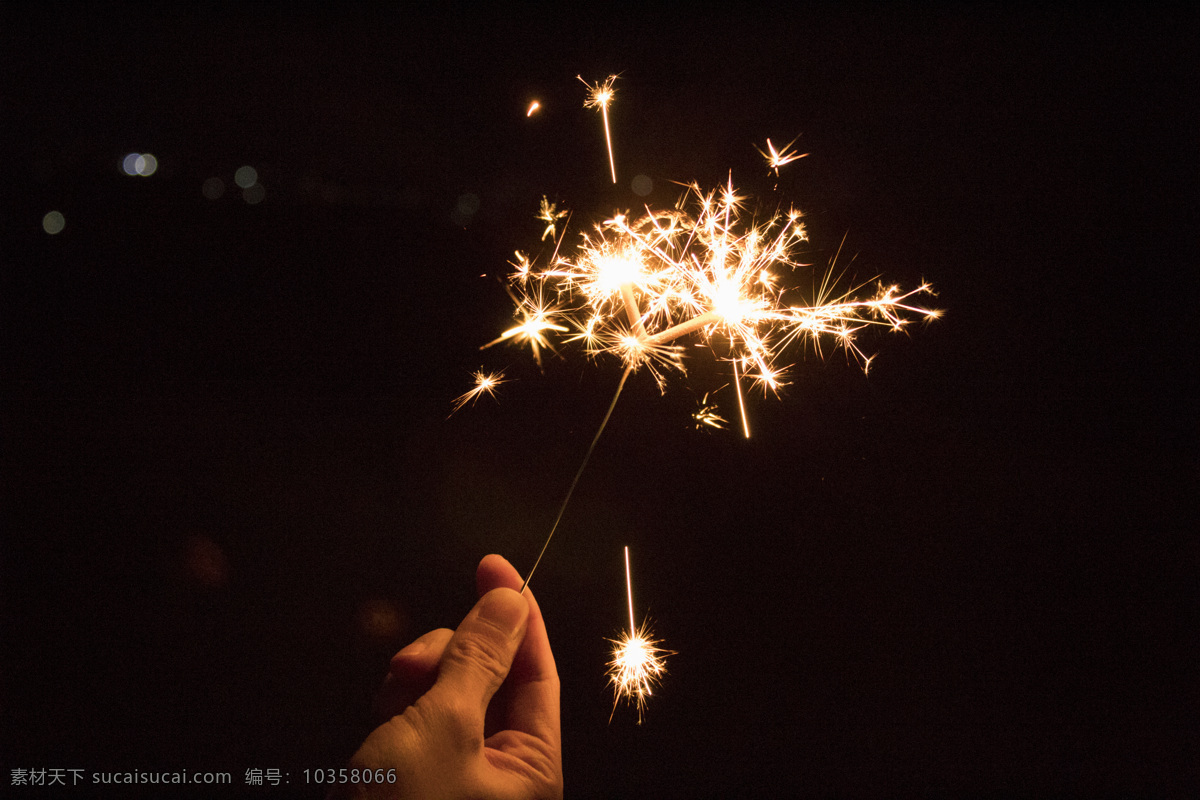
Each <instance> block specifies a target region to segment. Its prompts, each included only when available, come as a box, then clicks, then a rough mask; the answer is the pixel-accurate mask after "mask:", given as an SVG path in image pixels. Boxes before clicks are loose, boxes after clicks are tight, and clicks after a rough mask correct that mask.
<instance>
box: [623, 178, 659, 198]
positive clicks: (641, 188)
mask: <svg viewBox="0 0 1200 800" xmlns="http://www.w3.org/2000/svg"><path fill="white" fill-rule="evenodd" d="M629 188H631V189H633V193H634V194H636V195H637V196H638V197H645V196H646V195H648V194H650V192H652V191H654V181H652V180H650V176H649V175H637V176H635V177H634V179H633V180H632V181H630V182H629Z"/></svg>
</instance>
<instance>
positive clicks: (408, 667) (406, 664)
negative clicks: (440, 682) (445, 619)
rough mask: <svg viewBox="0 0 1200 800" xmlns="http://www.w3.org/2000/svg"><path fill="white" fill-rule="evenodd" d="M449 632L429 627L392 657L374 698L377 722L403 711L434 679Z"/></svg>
mask: <svg viewBox="0 0 1200 800" xmlns="http://www.w3.org/2000/svg"><path fill="white" fill-rule="evenodd" d="M453 635H454V631H452V630H450V629H449V628H438V629H437V630H432V631H430V632H429V633H427V634H425V635H424V636H422V637H421V638H419V639H417V640H416V641H414V642H413V643H412V644H410V645H408V646H407V647H405V648H404V649H403V650H401V651H400V652H398V653H396V655H394V656H392V663H391V666H390V668H389V669H388V674H387V676H386V677H385V678H384V679H383V688H381V689H380V690H379V695H378V696H377V697H376V698H375V706H374V711H375V715H376V716H377V717H378V718H379V721H380V722H383V721H386V720H388V719H391V718H392V717H394V716H396V715H397V714H403V713H404V709H406V708H408V707H409V706H411V705H412V704H413V703H415V702H416V701H417V698H418V697H420V696H421V695H423V694H425V692H427V691H429V689H430V687H432V686H433V684H434V681H436V680H437V672H438V663H439V662H440V661H441V660H442V653H443V652H445V650H446V645H447V644H448V643H449V642H450V637H451V636H453Z"/></svg>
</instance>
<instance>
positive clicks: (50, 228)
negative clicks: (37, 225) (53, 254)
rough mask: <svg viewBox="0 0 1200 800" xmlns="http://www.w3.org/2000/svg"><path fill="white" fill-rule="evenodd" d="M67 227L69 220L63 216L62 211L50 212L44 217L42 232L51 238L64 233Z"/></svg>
mask: <svg viewBox="0 0 1200 800" xmlns="http://www.w3.org/2000/svg"><path fill="white" fill-rule="evenodd" d="M66 226H67V218H66V217H64V216H63V215H62V212H61V211H50V212H47V214H46V216H44V217H42V230H44V231H45V232H46V233H48V234H50V235H51V236H53V235H54V234H56V233H62V229H63V228H65V227H66Z"/></svg>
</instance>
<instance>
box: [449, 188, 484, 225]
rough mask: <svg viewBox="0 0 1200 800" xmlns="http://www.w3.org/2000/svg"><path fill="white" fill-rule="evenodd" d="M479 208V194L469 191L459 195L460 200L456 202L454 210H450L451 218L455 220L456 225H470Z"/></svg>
mask: <svg viewBox="0 0 1200 800" xmlns="http://www.w3.org/2000/svg"><path fill="white" fill-rule="evenodd" d="M478 210H479V195H477V194H473V193H471V192H467V193H466V194H460V195H459V196H458V201H457V202H456V203H455V204H454V210H453V211H451V212H450V218H451V219H453V220H454V223H455V224H456V225H468V224H470V222H471V220H472V219H473V218H474V217H475V212H476V211H478Z"/></svg>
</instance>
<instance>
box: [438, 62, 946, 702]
mask: <svg viewBox="0 0 1200 800" xmlns="http://www.w3.org/2000/svg"><path fill="white" fill-rule="evenodd" d="M616 79H617V76H616V75H610V76H609V77H608V79H607V80H606V81H605V82H603V83H596V84H589V83H588V82H587V81H584V80H583V78H582V76H579V80H580V81H582V82H583V84H584V85H585V86H587V87H588V89H589V95H588V99H587V101H586V102H585V103H584V106H585V108H599V109H600V112H601V116H602V117H603V120H604V137H605V141H606V143H607V146H608V159H609V169H610V171H611V173H612V179H613V183H616V181H617V171H616V163H615V161H614V159H613V151H612V135H611V132H610V130H609V124H608V105H609V103H610V102H611V101H612V97H613V88H612V87H613V83H614V82H615V81H616ZM533 111H534V107H532V106H531V108H530V111H529V113H533ZM794 145H795V140H794V139H793V140H792V141H791V142H789V143H788V144H787V145H785V146H784V147H782V148H779V149H776V147H775V146H774V145H773V144H772V143H771V140H770V139H767V149H766V150H761V149H759V153H760V154H762V156H763V158H765V159H766V161H767V165H768V168H769V172H770V171H773V172H774V173H775V174H776V176H778V175H779V169H780V168H781V167H783V166H785V165H787V164H789V163H791V162H793V161H796V160H797V159H800V158H803V157H805V156H806V155H808V154H807V153H804V154H798V153H796V152H795V150H794V149H793V147H794ZM756 149H758V148H756ZM749 200H750V198H749V197H747V196H743V195H741V194H739V193H738V191H737V190H736V189H735V187H734V185H733V176H732V173H731V174H730V176H729V179H728V181H727V182H726V184H725V185H724V186H722V187H717V188H713V189H709V190H704V189H701V187H700V186H699V184H697V183H692V184H690V185H688V186H687V187H686V191H685V192H684V194H683V196H682V197H681V198H680V200H679V202H678V203H677V204H676V205H675V206H674V207H673V208H668V209H654V208H651V207H650V206H648V205H647V206H645V207H644V213H643V212H638V213H637V214H636V215H631V214H629V213H614V214H613V216H612V217H611V218H609V219H607V220H604V221H603V222H600V223H598V224H596V225H595V226H594V228H593V229H592V230H590V231H585V232H583V233H581V234H580V236H579V243H578V245H577V246H576V247H575V249H574V250H573V251H572V252H570V253H568V254H566V255H562V254H560V248H561V246H562V244H563V240H564V238H565V234H564V235H563V237H561V238H559V237H558V230H557V223H558V221H559V220H560V219H563V218H564V217H567V212H566V211H560V210H558V208H557V207H556V206H555V205H554V204H551V203H550V202H549V200H548V199H547V198H545V197H543V198H542V204H541V209H540V211H539V213H538V215H537V218H538V219H539V220H541V221H542V222H544V223H545V225H546V227H545V228H544V230H543V232H542V240H543V241H544V240H545V239H547V238H550V239H551V240H554V241H555V247H554V253H553V255H552V256H550V258H549V260H548V263H547V264H546V266H544V267H540V268H538V267H535V265H534V260H531V259H530V258H529V257H528V256H526V255H525V254H524V253H521V252H518V253H517V254H516V260H515V261H514V262H512V266H513V268H514V269H513V272H512V273H511V274H510V275H509V280H508V284H507V285H506V287H505V289H506V291H507V292H508V294H509V296H510V297H511V298H512V300H513V303H514V305H515V307H516V320H517V322H516V324H515V325H514V326H513V327H511V328H509V329H508V330H506V331H504V332H503V333H502V334H501V335H500V336H499V337H498V338H497V339H495V340H493V341H491V342H489V343H488V344H486V345H484V348H487V347H491V346H493V345H495V344H498V343H500V342H505V341H509V342H515V343H522V344H527V345H529V347H530V349H531V350H532V352H533V357H534V360H535V361H536V362H537V364H538V367H539V368H542V366H543V364H542V355H541V353H542V350H551V351H555V348H554V344H553V342H552V337H554V336H559V337H560V338H561V340H562V343H563V344H568V343H573V342H580V343H582V346H583V349H584V351H585V353H586V354H587V355H588V356H589V357H591V358H593V359H599V358H601V357H615V358H617V359H618V360H619V361H620V362H621V363H622V364H623V365H624V371H623V372H622V375H621V379H620V382H619V383H618V384H617V388H616V392H615V393H614V394H613V398H612V401H611V402H610V403H609V406H608V410H607V412H606V413H605V415H604V419H603V420H602V421H601V423H600V426H599V428H598V429H597V431H596V434H595V436H594V437H593V438H592V441H591V444H590V445H589V446H588V450H587V453H586V454H585V455H584V458H583V462H582V463H581V464H580V466H579V469H578V471H577V472H576V473H575V477H574V478H573V479H572V481H571V485H570V488H569V489H568V490H567V493H566V497H565V498H564V499H563V502H562V505H561V506H559V510H558V514H557V516H556V517H555V520H554V524H553V525H552V526H551V529H550V533H549V535H548V536H547V537H546V540H545V543H544V544H543V545H542V549H541V552H539V554H538V557H537V560H536V561H535V562H534V565H533V568H532V569H530V571H529V574H528V575H527V576H526V578H525V582H524V584H523V585H522V587H521V590H522V591H524V590H525V587H526V586H528V585H529V581H530V580H531V579H532V578H533V573H534V572H535V571H536V570H537V567H538V565H539V564H541V561H542V557H543V556H544V555H545V553H546V549H547V548H548V547H549V545H550V541H551V539H553V537H554V534H555V532H556V531H557V530H558V526H559V523H560V522H561V521H562V518H563V514H564V513H565V511H566V508H567V505H568V504H569V502H570V500H571V496H572V494H573V493H574V491H575V487H576V486H577V485H578V483H579V479H580V477H581V476H582V475H583V471H584V469H585V468H586V466H587V464H588V461H589V460H590V458H591V455H592V452H593V451H594V450H595V447H596V443H597V442H598V441H599V439H600V436H601V434H602V433H603V432H604V429H605V427H606V426H607V424H608V421H609V419H610V418H611V416H612V413H613V410H614V409H615V408H616V404H617V401H618V399H619V398H620V396H621V392H622V390H623V389H624V387H625V384H626V381H627V380H628V378H629V376H630V375H631V374H633V373H634V372H637V371H639V370H641V369H643V368H644V369H645V370H646V372H648V373H649V374H650V375H652V376H653V378H654V380H655V381H656V383H657V384H658V386H659V388H660V390H662V391H665V387H666V375H668V374H671V373H674V372H678V373H679V374H686V364H685V359H684V349H683V347H682V345H681V344H680V342H681V341H683V340H685V339H686V338H689V337H690V338H693V339H694V340H695V341H694V344H696V345H697V346H698V347H699V348H701V349H703V350H707V351H708V352H710V353H711V354H712V355H713V357H714V359H715V360H716V362H717V363H727V364H728V365H729V370H730V372H731V373H732V380H731V381H730V382H729V385H732V387H733V389H734V391H735V393H736V395H737V402H738V409H739V413H740V416H741V423H742V430H743V433H744V435H745V436H746V437H747V438H749V436H750V424H749V420H748V416H747V413H746V400H745V394H746V392H745V390H744V388H743V385H742V384H743V381H749V383H750V385H751V386H754V387H758V388H760V389H761V390H762V391H763V394H764V395H765V394H766V393H767V392H771V393H773V394H778V392H779V390H780V388H782V387H783V386H786V385H787V382H788V381H787V377H786V376H787V369H788V366H787V365H781V364H780V360H781V358H782V355H783V354H784V353H785V352H786V351H788V350H789V349H790V348H791V347H792V346H793V345H796V344H800V345H804V346H811V347H813V348H814V350H816V352H817V353H818V354H823V353H822V350H823V342H825V341H828V340H832V341H833V342H835V343H836V344H837V345H838V346H840V347H842V348H843V349H844V350H845V352H846V353H847V354H848V355H849V356H852V357H853V358H855V359H857V360H859V361H860V362H861V363H862V364H863V368H864V371H865V370H866V368H867V367H868V366H869V365H870V361H871V359H870V358H869V357H868V356H867V355H866V354H865V353H864V352H863V351H862V350H861V349H860V348H859V346H858V344H857V337H858V334H859V333H860V332H861V331H863V330H865V329H868V328H871V327H886V328H890V329H892V330H894V331H900V330H903V329H904V327H905V326H906V325H908V324H909V323H910V322H911V320H912V319H913V318H924V319H926V320H932V319H935V318H937V317H938V316H939V314H940V312H938V311H937V310H934V309H930V308H925V307H922V306H920V305H917V304H916V303H917V302H918V301H916V300H914V299H912V298H914V297H916V296H919V295H922V294H932V289H931V288H930V286H929V284H927V283H923V284H921V285H920V286H918V287H916V288H915V289H910V290H907V291H903V290H901V289H900V288H898V287H896V286H887V287H885V286H883V285H882V284H881V285H879V286H878V287H877V289H876V291H875V292H874V294H873V295H872V296H869V297H861V296H858V295H856V292H857V291H858V290H859V289H861V288H862V286H861V285H860V286H858V287H854V288H852V289H851V290H850V291H849V292H847V293H845V294H842V295H835V293H834V291H833V285H834V284H835V283H836V280H835V279H834V276H833V275H832V272H830V273H827V274H826V275H825V276H824V278H823V279H822V280H821V282H820V286H819V287H818V288H816V289H815V291H814V293H813V294H814V296H813V297H811V298H808V299H805V298H803V297H801V296H799V292H798V291H797V290H796V289H795V288H794V287H792V286H790V285H789V283H788V281H786V280H785V279H786V277H787V275H788V274H789V273H791V272H794V271H795V270H796V269H797V268H798V267H801V266H807V265H805V264H802V263H800V261H799V260H798V259H797V256H796V250H797V248H798V246H799V245H800V243H802V242H806V241H807V239H808V236H807V233H806V231H805V228H804V225H803V223H802V222H801V214H800V212H798V211H796V210H795V209H789V210H788V211H786V212H781V211H778V210H776V211H775V212H773V213H768V214H765V215H760V212H758V211H755V212H753V213H748V212H747V211H746V208H747V206H748V205H749ZM839 253H840V248H839ZM834 261H836V257H835V259H834ZM831 270H832V264H831ZM689 352H692V351H689ZM475 378H476V385H475V388H473V389H472V390H470V391H468V392H467V393H466V394H464V395H462V396H461V397H459V398H457V399H456V400H455V411H457V410H458V409H459V408H461V407H462V406H463V405H465V404H466V403H468V402H472V403H473V402H474V401H475V399H477V398H478V396H479V395H480V394H484V393H487V394H492V393H493V390H494V388H495V386H496V385H497V384H498V383H500V382H501V380H500V378H501V375H500V374H499V373H497V374H494V375H486V374H484V373H483V371H482V370H480V371H478V372H476V373H475ZM452 413H453V412H452ZM692 418H693V420H694V421H695V424H696V427H697V428H702V427H711V428H718V429H719V428H724V427H725V425H726V424H727V421H726V420H725V418H724V417H722V416H721V415H720V413H719V411H718V409H717V407H716V406H715V405H714V404H710V403H709V395H708V394H707V393H706V394H705V395H704V399H703V400H702V401H701V403H700V406H699V409H698V410H697V411H696V413H694V414H693V415H692ZM625 580H626V590H627V594H628V600H629V633H628V634H627V635H624V636H622V638H621V639H619V640H610V641H611V642H612V644H613V646H614V648H613V655H612V660H611V661H610V662H609V672H608V674H609V680H610V683H611V684H612V686H613V688H614V690H615V698H614V701H613V712H614V713H615V712H616V706H617V704H619V702H620V701H621V699H622V698H625V699H626V700H627V701H629V702H631V703H633V704H634V705H635V706H636V708H637V710H638V722H639V724H640V723H641V721H642V717H643V714H644V711H645V706H646V701H647V698H649V696H650V695H651V692H652V689H653V688H654V687H655V686H656V685H657V684H658V683H659V681H660V680H661V677H662V675H663V674H665V664H664V660H665V657H666V656H668V655H672V652H671V651H668V650H664V649H663V648H661V647H660V646H659V645H660V644H661V642H660V641H659V640H657V639H654V638H653V636H652V634H651V631H650V629H649V626H648V623H647V622H643V623H642V625H641V627H638V626H637V625H636V622H635V620H634V616H633V584H632V579H631V577H630V568H629V548H628V547H626V548H625ZM611 718H612V717H611V715H610V717H609V719H610V720H611Z"/></svg>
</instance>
